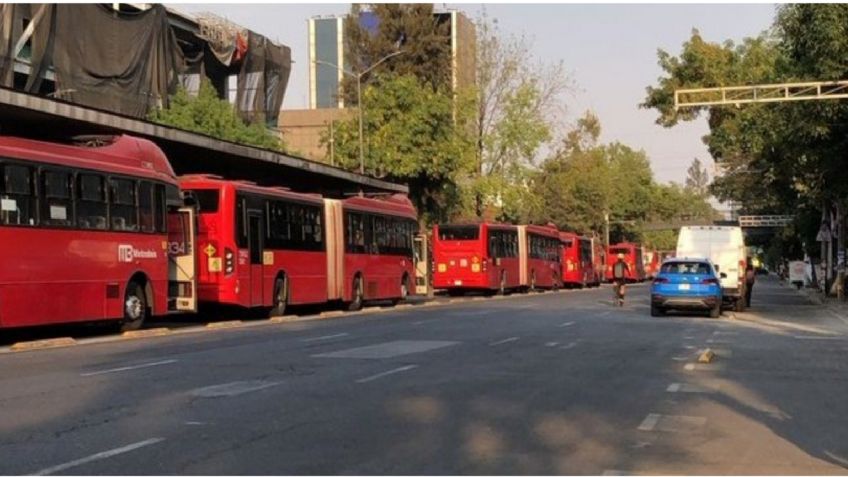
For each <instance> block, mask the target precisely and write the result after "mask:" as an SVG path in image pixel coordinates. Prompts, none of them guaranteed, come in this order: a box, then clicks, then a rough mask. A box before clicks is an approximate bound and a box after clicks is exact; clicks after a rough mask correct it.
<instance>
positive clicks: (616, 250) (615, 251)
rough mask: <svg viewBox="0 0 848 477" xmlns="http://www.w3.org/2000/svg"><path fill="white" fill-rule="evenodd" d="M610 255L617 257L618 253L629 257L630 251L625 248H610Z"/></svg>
mask: <svg viewBox="0 0 848 477" xmlns="http://www.w3.org/2000/svg"><path fill="white" fill-rule="evenodd" d="M610 253H611V254H613V255H618V254H619V253H623V254H624V255H629V254H630V250H628V249H626V248H611V249H610Z"/></svg>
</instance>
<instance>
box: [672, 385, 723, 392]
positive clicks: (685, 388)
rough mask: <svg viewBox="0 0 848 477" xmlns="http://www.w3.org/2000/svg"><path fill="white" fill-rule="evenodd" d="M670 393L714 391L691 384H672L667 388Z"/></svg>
mask: <svg viewBox="0 0 848 477" xmlns="http://www.w3.org/2000/svg"><path fill="white" fill-rule="evenodd" d="M666 392H669V393H712V392H713V390H712V389H709V388H705V387H702V386H698V385H697V384H689V383H671V384H669V385H668V388H666Z"/></svg>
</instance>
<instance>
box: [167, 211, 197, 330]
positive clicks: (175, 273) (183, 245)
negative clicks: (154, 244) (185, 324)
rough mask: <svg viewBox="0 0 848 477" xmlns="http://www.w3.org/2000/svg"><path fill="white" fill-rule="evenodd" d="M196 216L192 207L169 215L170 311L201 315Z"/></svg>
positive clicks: (171, 212)
mask: <svg viewBox="0 0 848 477" xmlns="http://www.w3.org/2000/svg"><path fill="white" fill-rule="evenodd" d="M196 224H197V222H196V216H195V210H194V208H192V207H181V208H179V209H177V210H172V211H170V212H169V213H168V311H169V312H172V313H173V312H178V313H185V312H195V311H197V257H196V255H195V252H194V250H195V246H196V245H197V244H196V243H195V239H196V237H197V234H196V229H197V227H196Z"/></svg>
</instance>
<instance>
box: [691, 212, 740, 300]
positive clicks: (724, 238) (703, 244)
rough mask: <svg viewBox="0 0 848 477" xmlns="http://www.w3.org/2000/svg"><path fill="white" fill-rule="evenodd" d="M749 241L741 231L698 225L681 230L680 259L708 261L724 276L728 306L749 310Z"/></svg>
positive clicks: (734, 228) (736, 228)
mask: <svg viewBox="0 0 848 477" xmlns="http://www.w3.org/2000/svg"><path fill="white" fill-rule="evenodd" d="M746 250H747V249H746V248H745V239H744V237H743V236H742V228H741V227H732V226H719V225H697V226H686V227H681V228H680V235H679V236H678V237H677V253H676V256H677V257H681V258H682V257H688V258H708V259H710V260H711V261H712V262H713V263H714V264H715V266H716V269H717V271H718V272H719V274H720V275H721V291H722V294H723V295H724V301H725V303H730V304H732V305H733V307H734V308H735V309H736V311H742V310H744V309H745V294H746V293H747V290H746V286H745V263H746V258H747V257H746V255H745V252H746Z"/></svg>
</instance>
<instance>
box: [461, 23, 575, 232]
mask: <svg viewBox="0 0 848 477" xmlns="http://www.w3.org/2000/svg"><path fill="white" fill-rule="evenodd" d="M476 25H477V61H476V66H477V71H476V76H477V91H476V93H477V94H476V109H477V115H476V120H475V123H476V127H475V129H476V138H477V144H476V168H475V170H474V172H473V173H472V176H471V177H469V178H468V179H467V183H468V186H467V194H466V201H465V212H466V215H471V216H478V217H479V216H483V215H489V217H487V218H495V219H499V220H504V221H526V220H527V218H528V217H529V216H531V215H533V213H534V212H533V211H534V210H535V209H536V208H537V207H538V206H539V205H540V203H539V202H538V201H534V200H533V199H534V198H533V196H532V195H531V194H529V192H530V190H532V187H533V185H532V184H533V183H534V182H535V180H536V178H535V176H536V174H537V172H538V170H537V162H538V159H539V155H540V151H542V150H543V149H544V146H545V145H546V144H549V142H550V141H551V140H552V138H553V137H554V131H553V125H554V124H556V122H557V120H558V118H559V116H560V113H561V112H562V111H563V109H564V108H563V106H562V95H563V93H564V92H566V91H567V90H568V89H569V88H570V85H571V83H570V79H569V77H568V75H567V74H566V73H565V69H564V66H563V64H562V63H561V62H560V63H555V64H546V63H543V62H541V61H536V60H535V58H534V56H533V51H532V44H531V42H529V41H528V40H527V39H526V38H525V37H515V36H509V35H505V34H503V33H502V32H501V31H500V30H499V28H498V25H497V21H496V20H495V19H492V18H489V17H488V16H487V15H486V13H485V10H484V12H483V14H482V15H481V16H480V17H479V18H478V19H477V22H476ZM472 210H473V213H471V212H470V211H472ZM487 211H488V214H487Z"/></svg>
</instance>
